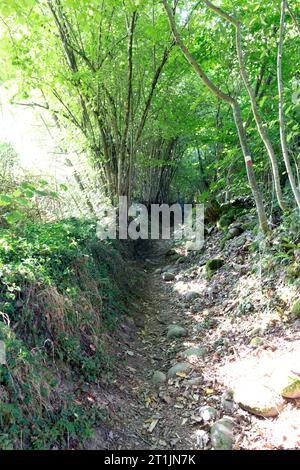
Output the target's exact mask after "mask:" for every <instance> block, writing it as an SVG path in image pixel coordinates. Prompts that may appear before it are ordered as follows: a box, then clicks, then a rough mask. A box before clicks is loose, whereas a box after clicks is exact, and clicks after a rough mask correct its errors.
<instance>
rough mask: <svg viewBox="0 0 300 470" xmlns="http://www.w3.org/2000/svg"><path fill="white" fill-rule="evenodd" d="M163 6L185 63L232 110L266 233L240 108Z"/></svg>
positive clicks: (165, 5)
mask: <svg viewBox="0 0 300 470" xmlns="http://www.w3.org/2000/svg"><path fill="white" fill-rule="evenodd" d="M162 2H163V5H164V7H165V10H166V12H167V15H168V18H169V23H170V26H171V29H172V32H173V35H174V37H175V40H176V42H177V44H178V46H179V47H180V49H181V51H182V53H183V54H184V56H185V58H186V59H187V61H188V62H189V63H190V65H191V66H192V68H193V69H194V71H195V72H196V74H197V75H198V76H199V77H200V79H201V80H202V82H203V83H204V84H205V85H206V86H207V88H208V89H209V90H210V91H211V92H212V93H213V94H214V95H215V96H216V97H217V98H219V99H221V100H223V101H225V102H226V103H228V104H230V106H231V107H232V110H233V115H234V121H235V125H236V128H237V132H238V136H239V140H240V144H241V148H242V152H243V155H244V160H245V165H246V169H247V176H248V181H249V186H250V188H251V191H252V195H253V198H254V200H255V204H256V208H257V214H258V219H259V224H260V228H261V230H262V231H263V232H265V233H266V232H267V231H268V222H267V216H266V212H265V207H264V203H263V198H262V195H261V193H260V191H259V189H258V187H257V183H256V178H255V175H254V172H253V166H252V159H251V156H250V151H249V148H248V144H247V137H246V133H245V129H244V125H243V121H242V118H241V112H240V107H239V104H238V102H237V101H236V100H235V99H234V98H232V97H231V96H229V95H227V94H226V93H224V92H223V91H222V90H221V89H219V88H218V87H217V86H216V85H215V84H214V83H213V82H212V81H211V80H210V79H209V78H208V76H207V75H206V73H205V72H204V70H203V69H202V68H201V66H200V65H199V64H198V62H197V61H196V60H195V58H194V57H193V55H192V54H191V52H190V51H189V50H188V48H187V47H186V46H185V44H184V42H183V41H182V39H181V36H180V34H179V32H178V30H177V27H176V23H175V18H174V13H173V10H172V9H171V7H170V5H169V4H168V2H167V0H162Z"/></svg>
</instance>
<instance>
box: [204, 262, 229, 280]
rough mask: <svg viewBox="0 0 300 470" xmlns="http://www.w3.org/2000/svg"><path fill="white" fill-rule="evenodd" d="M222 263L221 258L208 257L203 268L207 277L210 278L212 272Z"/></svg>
mask: <svg viewBox="0 0 300 470" xmlns="http://www.w3.org/2000/svg"><path fill="white" fill-rule="evenodd" d="M223 265H224V260H223V259H221V258H215V259H209V260H208V261H207V262H206V265H205V270H206V275H207V277H208V279H210V278H211V277H212V276H213V275H214V273H215V272H216V271H217V270H218V269H220V268H221V267H222V266H223Z"/></svg>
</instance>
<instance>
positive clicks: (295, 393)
mask: <svg viewBox="0 0 300 470" xmlns="http://www.w3.org/2000/svg"><path fill="white" fill-rule="evenodd" d="M280 395H281V396H283V397H284V398H300V376H296V375H294V374H292V373H291V374H290V375H289V376H287V377H286V378H285V380H284V384H283V386H282V387H281V390H280Z"/></svg>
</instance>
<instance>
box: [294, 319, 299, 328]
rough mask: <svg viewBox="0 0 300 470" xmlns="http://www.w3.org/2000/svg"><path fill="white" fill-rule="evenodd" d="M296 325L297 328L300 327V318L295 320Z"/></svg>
mask: <svg viewBox="0 0 300 470" xmlns="http://www.w3.org/2000/svg"><path fill="white" fill-rule="evenodd" d="M294 326H295V327H296V328H300V319H299V320H296V321H295V322H294Z"/></svg>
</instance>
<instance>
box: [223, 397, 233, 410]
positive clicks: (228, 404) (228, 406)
mask: <svg viewBox="0 0 300 470" xmlns="http://www.w3.org/2000/svg"><path fill="white" fill-rule="evenodd" d="M221 406H222V408H223V410H224V411H225V412H226V413H233V412H234V402H233V401H231V400H226V399H224V398H223V399H222V401H221Z"/></svg>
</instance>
